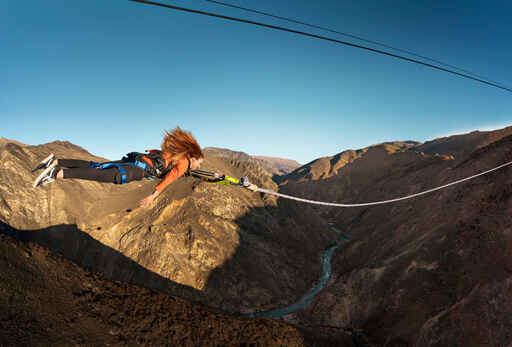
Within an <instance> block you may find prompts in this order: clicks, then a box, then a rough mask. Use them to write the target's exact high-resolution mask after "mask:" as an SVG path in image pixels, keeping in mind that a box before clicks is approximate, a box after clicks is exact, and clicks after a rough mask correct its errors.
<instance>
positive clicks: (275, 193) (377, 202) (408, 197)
mask: <svg viewBox="0 0 512 347" xmlns="http://www.w3.org/2000/svg"><path fill="white" fill-rule="evenodd" d="M511 164H512V161H510V162H508V163H505V164H502V165H500V166H497V167H495V168H493V169H490V170H487V171H484V172H481V173H479V174H476V175H473V176H470V177H466V178H463V179H460V180H458V181H455V182H451V183H448V184H445V185H442V186H440V187H436V188H432V189H429V190H425V191H423V192H419V193H416V194H411V195H407V196H403V197H401V198H396V199H390V200H384V201H375V202H364V203H358V204H339V203H334V202H323V201H315V200H308V199H302V198H298V197H295V196H290V195H286V194H281V193H277V192H275V191H273V190H270V189H263V188H259V187H258V190H257V191H259V192H262V193H265V194H272V195H276V196H279V197H282V198H285V199H291V200H296V201H301V202H305V203H308V204H316V205H324V206H335V207H363V206H374V205H383V204H389V203H392V202H396V201H401V200H406V199H411V198H414V197H417V196H420V195H423V194H427V193H432V192H435V191H437V190H440V189H443V188H446V187H449V186H453V185H455V184H458V183H462V182H464V181H469V180H471V179H473V178H476V177H478V176H482V175H486V174H488V173H490V172H493V171H496V170H499V169H501V168H504V167H506V166H508V165H511Z"/></svg>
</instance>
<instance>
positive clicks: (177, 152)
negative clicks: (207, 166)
mask: <svg viewBox="0 0 512 347" xmlns="http://www.w3.org/2000/svg"><path fill="white" fill-rule="evenodd" d="M161 148H162V152H164V153H166V154H167V155H169V157H170V158H171V159H173V160H179V159H181V158H196V159H200V158H203V152H202V151H201V147H200V146H199V144H198V143H197V141H196V139H195V138H194V136H192V133H191V132H189V131H184V130H181V128H180V127H179V126H178V127H176V128H175V129H173V130H172V131H171V132H169V131H167V130H165V133H164V140H163V141H162V146H161Z"/></svg>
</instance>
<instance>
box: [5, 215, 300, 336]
mask: <svg viewBox="0 0 512 347" xmlns="http://www.w3.org/2000/svg"><path fill="white" fill-rule="evenodd" d="M0 231H1V233H0V267H1V268H2V271H0V293H1V295H0V345H1V346H80V345H86V346H134V345H141V346H165V345H173V346H178V345H180V346H198V345H202V346H218V345H224V346H226V345H243V344H246V345H251V344H252V345H259V346H278V345H287V346H303V345H304V344H305V339H304V337H303V336H302V333H301V332H299V331H298V330H297V329H295V328H293V327H291V326H289V325H286V324H284V323H280V322H277V321H272V320H264V319H237V318H234V317H232V316H229V315H226V314H225V313H222V312H220V311H218V310H217V311H214V310H209V309H206V308H204V307H202V306H200V305H195V304H191V303H189V302H187V301H185V300H183V299H180V298H176V297H172V296H169V295H166V294H163V293H159V292H157V291H154V290H151V289H147V288H144V287H139V286H136V285H130V284H127V283H125V282H120V281H108V280H105V279H103V276H102V275H101V274H100V273H96V272H90V271H86V270H84V269H82V268H80V267H79V266H77V265H76V264H74V263H71V262H69V261H67V260H66V259H64V258H63V257H61V256H58V255H55V254H54V253H52V252H51V251H50V250H48V249H46V248H43V247H41V246H39V245H36V244H33V243H22V242H20V241H17V240H16V239H15V238H13V237H12V236H17V235H18V234H19V233H20V231H16V230H13V229H12V228H10V227H8V226H7V225H5V224H4V223H0ZM7 235H12V236H7Z"/></svg>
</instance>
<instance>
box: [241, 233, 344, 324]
mask: <svg viewBox="0 0 512 347" xmlns="http://www.w3.org/2000/svg"><path fill="white" fill-rule="evenodd" d="M334 230H336V229H334ZM336 232H337V233H338V239H339V241H338V243H335V244H332V245H330V246H329V247H327V248H326V249H325V251H324V254H323V256H322V270H323V274H322V278H321V279H320V282H318V284H317V285H316V286H315V287H313V288H312V289H311V290H310V291H309V292H308V293H307V294H306V295H304V296H303V297H302V299H300V300H299V301H297V302H296V303H294V304H292V305H290V306H287V307H283V308H278V309H275V310H270V311H262V312H251V313H247V314H243V315H242V317H248V318H279V317H282V316H285V315H287V314H290V313H293V312H296V311H299V310H303V309H305V308H306V307H308V306H309V305H311V303H312V302H313V300H314V299H315V297H316V296H317V295H318V293H320V292H321V291H322V289H324V287H325V285H326V284H327V282H329V279H330V278H331V258H332V256H333V254H334V251H335V250H336V249H337V248H338V247H339V246H340V245H341V244H342V243H343V242H345V241H348V240H349V238H348V237H347V236H345V235H343V234H342V233H341V232H340V231H339V230H336Z"/></svg>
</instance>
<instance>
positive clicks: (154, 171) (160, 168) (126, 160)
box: [91, 150, 190, 184]
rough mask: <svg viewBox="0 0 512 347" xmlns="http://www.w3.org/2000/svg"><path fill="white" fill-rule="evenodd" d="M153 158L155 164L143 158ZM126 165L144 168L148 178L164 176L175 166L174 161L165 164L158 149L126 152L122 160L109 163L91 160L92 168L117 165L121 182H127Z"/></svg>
mask: <svg viewBox="0 0 512 347" xmlns="http://www.w3.org/2000/svg"><path fill="white" fill-rule="evenodd" d="M144 157H145V158H148V159H149V160H151V163H152V164H153V166H151V165H149V164H148V163H147V162H146V161H145V160H144V159H143V158H144ZM125 166H136V167H139V168H141V169H142V170H144V177H146V178H147V179H150V180H152V179H154V178H155V177H157V178H163V177H164V176H165V175H166V174H167V173H168V172H169V171H171V169H172V168H173V164H172V162H171V163H169V165H168V166H166V165H165V159H164V158H163V157H162V152H160V151H158V150H150V151H148V153H139V152H130V153H128V154H126V155H125V156H124V157H123V158H122V159H121V160H117V161H110V162H107V163H98V162H94V161H93V162H91V167H92V168H97V169H101V170H104V169H109V168H112V167H115V168H117V169H118V170H119V173H120V174H121V184H125V183H126V170H125V168H124V167H125ZM189 169H190V161H189V162H188V169H187V172H188V171H189Z"/></svg>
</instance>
